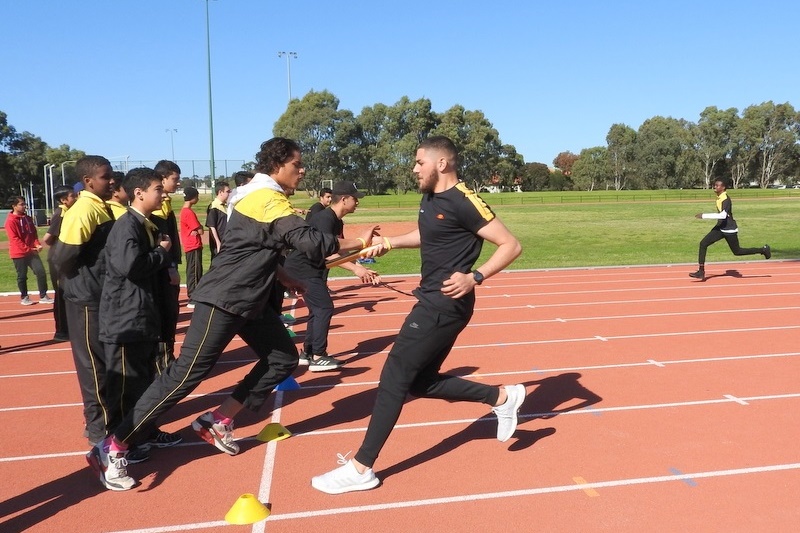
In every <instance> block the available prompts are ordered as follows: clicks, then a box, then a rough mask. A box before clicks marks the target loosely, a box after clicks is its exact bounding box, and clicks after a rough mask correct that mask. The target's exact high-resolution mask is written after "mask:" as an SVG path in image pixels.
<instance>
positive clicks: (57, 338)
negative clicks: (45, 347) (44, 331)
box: [53, 332, 69, 342]
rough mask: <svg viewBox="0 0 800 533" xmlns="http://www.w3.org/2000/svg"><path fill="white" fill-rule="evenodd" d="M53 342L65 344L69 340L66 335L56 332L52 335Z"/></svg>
mask: <svg viewBox="0 0 800 533" xmlns="http://www.w3.org/2000/svg"><path fill="white" fill-rule="evenodd" d="M53 340H54V341H56V342H66V341H68V340H69V335H68V334H66V333H58V332H56V334H55V335H53Z"/></svg>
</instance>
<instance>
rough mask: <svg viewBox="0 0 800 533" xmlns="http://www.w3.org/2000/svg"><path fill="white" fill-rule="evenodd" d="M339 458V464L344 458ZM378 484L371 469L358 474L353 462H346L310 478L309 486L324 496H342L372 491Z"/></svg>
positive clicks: (378, 481)
mask: <svg viewBox="0 0 800 533" xmlns="http://www.w3.org/2000/svg"><path fill="white" fill-rule="evenodd" d="M339 458H340V459H339V462H340V464H341V463H342V462H343V460H344V458H343V457H341V456H339ZM380 483H381V482H380V480H379V479H378V478H377V477H375V472H373V471H372V469H371V468H367V470H366V471H365V472H364V473H363V474H359V473H358V470H356V465H355V464H353V461H347V462H345V463H344V464H343V465H342V466H340V467H339V468H336V469H334V470H331V471H330V472H328V473H327V474H322V475H321V476H314V477H313V478H311V486H312V487H314V488H315V489H317V490H320V491H322V492H324V493H326V494H344V493H345V492H353V491H356V490H369V489H374V488H375V487H377V486H378V485H380Z"/></svg>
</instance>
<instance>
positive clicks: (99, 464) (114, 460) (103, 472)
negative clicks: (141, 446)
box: [86, 439, 137, 490]
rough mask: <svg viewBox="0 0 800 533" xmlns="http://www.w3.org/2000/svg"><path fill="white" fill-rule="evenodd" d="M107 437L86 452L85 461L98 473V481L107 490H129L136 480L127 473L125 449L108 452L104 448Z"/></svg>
mask: <svg viewBox="0 0 800 533" xmlns="http://www.w3.org/2000/svg"><path fill="white" fill-rule="evenodd" d="M107 441H108V439H103V440H101V441H100V442H98V443H97V444H96V445H95V446H94V447H93V448H92V450H91V451H90V452H89V453H88V454H86V461H87V462H88V463H89V466H91V467H92V470H94V471H95V473H96V474H97V475H98V477H99V479H100V483H102V484H103V485H104V486H105V487H106V488H107V489H109V490H129V489H132V488H133V487H135V486H136V483H137V481H136V480H135V479H133V478H132V477H130V476H129V475H128V460H127V458H126V456H127V455H128V452H127V451H121V452H113V453H111V452H109V451H108V450H106V449H105V447H106V445H107V444H108V442H107Z"/></svg>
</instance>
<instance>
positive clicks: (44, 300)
mask: <svg viewBox="0 0 800 533" xmlns="http://www.w3.org/2000/svg"><path fill="white" fill-rule="evenodd" d="M39 303H40V304H54V303H56V301H55V300H53V299H52V298H50V297H49V296H42V297H41V298H39Z"/></svg>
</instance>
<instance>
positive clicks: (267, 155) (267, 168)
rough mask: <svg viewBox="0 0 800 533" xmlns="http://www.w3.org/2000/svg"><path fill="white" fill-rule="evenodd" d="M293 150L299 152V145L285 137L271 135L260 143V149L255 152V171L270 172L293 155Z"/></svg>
mask: <svg viewBox="0 0 800 533" xmlns="http://www.w3.org/2000/svg"><path fill="white" fill-rule="evenodd" d="M295 152H297V153H300V152H301V150H300V145H299V144H297V143H296V142H295V141H293V140H291V139H287V138H285V137H273V138H272V139H270V140H268V141H264V142H263V143H261V150H259V151H258V153H257V154H256V171H257V172H263V173H264V174H272V173H273V172H275V171H276V170H278V168H279V167H280V166H281V165H283V164H286V163H287V162H288V161H289V160H291V159H292V157H294V154H295Z"/></svg>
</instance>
